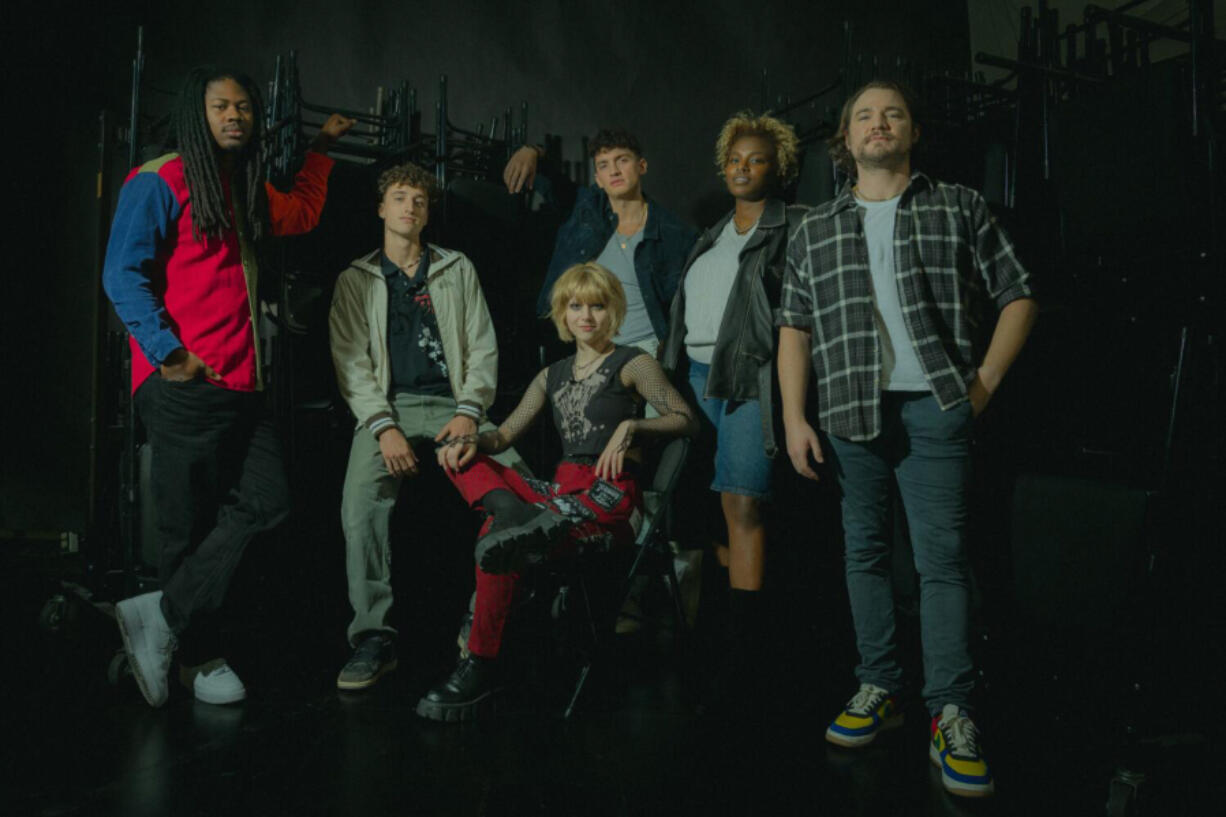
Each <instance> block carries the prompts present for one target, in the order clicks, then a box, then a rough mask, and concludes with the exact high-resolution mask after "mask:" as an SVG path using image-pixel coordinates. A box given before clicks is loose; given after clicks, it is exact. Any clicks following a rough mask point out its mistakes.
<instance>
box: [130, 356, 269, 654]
mask: <svg viewBox="0 0 1226 817" xmlns="http://www.w3.org/2000/svg"><path fill="white" fill-rule="evenodd" d="M136 405H137V408H138V409H139V411H140V416H141V420H142V422H143V423H144V424H145V429H146V431H147V433H148V437H149V443H150V445H151V446H152V447H153V463H152V478H153V499H154V503H155V505H156V510H155V512H156V515H157V530H158V536H159V538H160V540H161V557H160V561H159V563H158V578H159V579H160V580H161V584H162V593H163V596H162V612H163V613H164V614H165V616H166V621H167V623H168V624H169V625H170V627H171V629H172V630H174V631H175V633H182V632H183V631H185V630H186V629H187V627H188V624H189V623H190V622H191V621H192V620H193V618H194V617H197V616H199V615H201V614H207V613H210V612H212V611H215V610H217V609H218V608H219V607H220V606H221V604H222V602H223V601H224V600H225V596H226V590H227V589H228V587H229V585H230V579H231V578H232V577H233V575H234V571H235V569H236V568H237V567H238V563H239V559H240V558H241V557H242V555H243V550H244V549H245V548H246V546H247V543H248V542H250V541H251V538H252V537H253V536H254V535H255V534H257V533H259V532H260V531H264V530H268V529H269V528H272V527H274V526H276V525H277V524H278V523H280V522H281V520H283V519H284V518H285V517H286V515H287V514H288V513H289V488H288V485H287V483H286V479H285V468H284V466H283V465H282V461H281V442H280V440H279V439H278V437H277V433H276V429H275V427H274V425H273V422H272V418H271V417H270V416H269V414H268V412H267V409H266V408H265V404H264V395H263V394H261V393H259V392H254V393H253V392H237V391H230V390H229V389H223V388H220V387H218V386H215V385H213V384H211V383H208V382H205V381H204V380H203V379H197V380H192V381H189V382H186V383H177V382H171V381H167V380H163V379H162V378H161V377H160V376H159V375H158V374H156V373H155V374H153V375H152V376H151V377H150V378H149V379H148V380H146V381H145V382H144V383H142V384H141V386H140V388H139V389H137V391H136Z"/></svg>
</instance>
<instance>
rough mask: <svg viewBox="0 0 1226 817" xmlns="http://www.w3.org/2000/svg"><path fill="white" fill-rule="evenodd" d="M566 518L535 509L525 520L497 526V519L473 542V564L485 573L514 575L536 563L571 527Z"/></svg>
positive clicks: (553, 512)
mask: <svg viewBox="0 0 1226 817" xmlns="http://www.w3.org/2000/svg"><path fill="white" fill-rule="evenodd" d="M571 525H572V523H571V521H570V520H569V519H567V518H566V517H564V516H562V515H561V514H559V513H558V512H557V511H554V510H553V509H551V508H541V509H540V510H536V511H535V512H534V513H533V514H531V515H530V516H529V517H528V518H527V519H525V520H523V521H520V522H516V523H513V524H502V525H500V524H499V517H498V516H497V515H495V516H494V522H493V524H492V525H491V526H490V529H489V530H488V531H487V532H486V534H485V535H484V536H482V537H481V538H480V539H478V540H477V549H476V553H475V555H476V559H477V564H478V565H480V566H481V569H482V570H484V571H485V572H486V573H492V574H495V575H498V574H503V573H515V572H516V571H518V570H521V569H522V568H524V567H525V566H527V565H533V564H539V563H540V562H542V561H544V559H545V557H546V556H548V555H549V552H550V551H551V550H552V549H553V546H554V544H555V543H557V542H558V540H560V539H561V538H562V536H563V535H564V534H565V533H566V531H567V530H568V529H569V528H570V527H571Z"/></svg>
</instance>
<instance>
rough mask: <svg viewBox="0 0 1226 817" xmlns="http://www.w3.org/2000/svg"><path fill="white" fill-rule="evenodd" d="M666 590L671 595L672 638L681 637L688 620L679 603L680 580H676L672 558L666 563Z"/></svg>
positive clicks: (677, 638) (675, 570)
mask: <svg viewBox="0 0 1226 817" xmlns="http://www.w3.org/2000/svg"><path fill="white" fill-rule="evenodd" d="M668 592H669V595H670V596H672V597H673V640H674V641H677V640H679V639H680V638H681V635H682V633H684V632H685V631H686V630H687V629H689V626H690V622H689V621H688V620H687V619H686V617H685V608H684V607H683V606H682V605H681V582H679V581H677V569H676V568H675V567H674V566H673V563H672V560H671V559H669V563H668Z"/></svg>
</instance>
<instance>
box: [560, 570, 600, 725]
mask: <svg viewBox="0 0 1226 817" xmlns="http://www.w3.org/2000/svg"><path fill="white" fill-rule="evenodd" d="M578 584H579V595H580V596H581V597H582V598H583V612H584V616H585V618H586V621H587V626H588V629H589V630H590V631H591V637H592V652H591V655H589V656H588V659H587V661H586V662H585V663H584V665H583V667H582V668H581V669H580V670H579V679H578V680H577V681H575V689H574V691H573V692H572V693H571V695H570V703H568V704H567V705H566V710H565V711H564V712H563V713H562V718H563V720H567V719H569V718H570V715H571V713H572V712H574V711H575V704H577V703H578V702H579V695H580V694H581V693H582V692H583V687H584V685H585V684H586V683H587V676H588V674H589V673H591V671H592V664H593V663H594V662H595V660H596V651H597V650H599V649H600V633H599V631H597V629H596V619H595V617H594V616H593V615H592V601H591V598H590V597H589V596H588V592H587V582H586V581H585V580H584V579H583V578H582V577H580V578H579V582H578Z"/></svg>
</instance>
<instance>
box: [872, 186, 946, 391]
mask: <svg viewBox="0 0 1226 817" xmlns="http://www.w3.org/2000/svg"><path fill="white" fill-rule="evenodd" d="M900 199H902V194H901V193H900V194H899V195H897V196H895V197H894V198H892V199H887V200H886V201H864V200H863V199H861V198H857V199H856V206H857V207H859V208H861V209H862V210H863V211H864V238H865V240H866V241H867V243H868V268H869V272H870V273H871V274H872V278H873V302H874V306H875V309H874V314H873V317H874V318H875V323H876V324H877V335H878V338H879V339H880V346H881V383H882V389H883V390H884V391H929V386H928V379H927V378H926V377H924V369H923V367H921V366H920V362H919V356H918V355H917V354H916V353H915V345H914V344H913V343H912V342H911V333H910V332H908V331H907V324H906V322H905V321H904V320H903V315H902V304H901V302H900V301H899V298H898V276H897V274H896V273H895V265H894V216H895V214H896V213H897V212H898V202H899V200H900Z"/></svg>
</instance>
